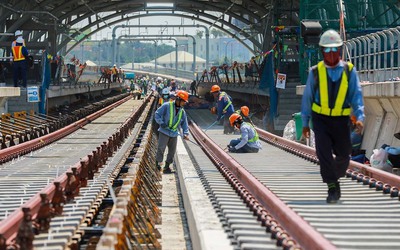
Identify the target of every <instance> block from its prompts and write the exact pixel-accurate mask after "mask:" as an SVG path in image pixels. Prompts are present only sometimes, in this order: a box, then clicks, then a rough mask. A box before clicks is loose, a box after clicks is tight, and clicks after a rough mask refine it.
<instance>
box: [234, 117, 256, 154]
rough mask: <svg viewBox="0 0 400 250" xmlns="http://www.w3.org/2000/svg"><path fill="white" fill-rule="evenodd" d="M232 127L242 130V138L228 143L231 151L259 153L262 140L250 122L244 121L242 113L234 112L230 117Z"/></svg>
mask: <svg viewBox="0 0 400 250" xmlns="http://www.w3.org/2000/svg"><path fill="white" fill-rule="evenodd" d="M229 123H230V125H231V126H232V127H235V128H237V129H239V130H240V134H241V136H240V138H239V139H234V140H231V142H230V143H229V145H228V149H229V152H231V153H257V152H258V151H259V150H260V149H261V142H260V140H259V138H258V133H257V131H256V129H255V128H254V127H253V125H251V124H250V123H248V122H245V121H243V118H242V116H241V115H239V114H237V113H233V114H232V115H231V116H230V117H229Z"/></svg>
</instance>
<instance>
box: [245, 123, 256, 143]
mask: <svg viewBox="0 0 400 250" xmlns="http://www.w3.org/2000/svg"><path fill="white" fill-rule="evenodd" d="M244 123H246V124H248V125H249V126H250V128H251V129H252V130H253V132H254V136H253V138H251V139H249V140H248V142H256V141H257V140H258V139H259V136H258V133H257V130H256V129H255V128H254V127H253V125H251V124H250V123H248V122H244Z"/></svg>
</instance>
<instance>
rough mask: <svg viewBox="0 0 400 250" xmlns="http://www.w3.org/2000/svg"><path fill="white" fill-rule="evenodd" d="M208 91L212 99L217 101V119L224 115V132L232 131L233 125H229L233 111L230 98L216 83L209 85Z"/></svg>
mask: <svg viewBox="0 0 400 250" xmlns="http://www.w3.org/2000/svg"><path fill="white" fill-rule="evenodd" d="M210 93H211V94H212V95H213V97H214V100H216V101H217V121H219V120H220V119H221V117H222V116H224V134H230V133H233V132H234V130H233V127H231V126H230V125H229V117H230V116H231V115H232V114H233V113H234V112H235V109H234V108H233V103H232V98H231V97H230V96H229V95H228V94H227V93H226V92H224V91H221V88H220V87H219V86H218V85H213V86H212V87H211V91H210Z"/></svg>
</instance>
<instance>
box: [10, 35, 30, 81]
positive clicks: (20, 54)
mask: <svg viewBox="0 0 400 250" xmlns="http://www.w3.org/2000/svg"><path fill="white" fill-rule="evenodd" d="M12 54H13V70H14V72H13V77H14V87H18V80H19V79H22V87H23V88H26V74H27V69H28V65H27V60H26V58H27V57H28V56H29V52H28V49H27V48H26V47H25V46H24V39H22V36H20V37H18V38H17V40H16V43H15V46H14V47H12Z"/></svg>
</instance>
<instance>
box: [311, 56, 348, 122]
mask: <svg viewBox="0 0 400 250" xmlns="http://www.w3.org/2000/svg"><path fill="white" fill-rule="evenodd" d="M352 69H353V64H351V63H345V64H344V70H343V73H342V77H341V81H340V86H339V89H338V91H337V94H336V93H334V92H335V91H334V90H332V91H331V93H329V91H328V72H327V70H326V67H325V64H324V62H323V61H321V62H319V63H318V65H317V68H316V70H317V72H318V73H317V74H318V82H316V83H315V84H316V87H317V88H319V96H320V103H316V102H314V103H313V104H312V107H311V109H312V110H313V111H314V112H315V113H318V114H322V115H327V116H348V115H350V112H351V110H350V107H345V106H344V102H345V99H346V96H347V91H348V89H349V81H348V76H349V72H350V71H351V70H352ZM314 73H315V70H314ZM335 94H336V97H335ZM330 98H332V100H335V104H334V107H333V108H330V106H329V99H330Z"/></svg>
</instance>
